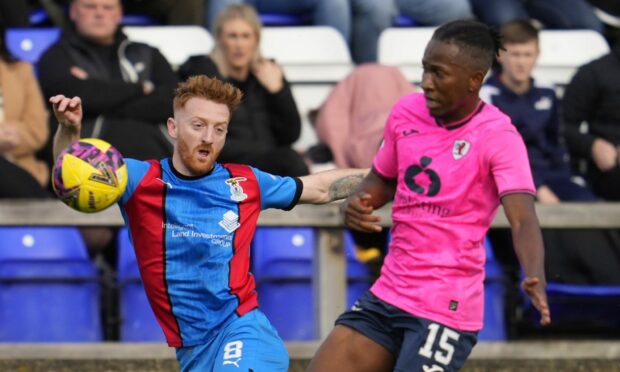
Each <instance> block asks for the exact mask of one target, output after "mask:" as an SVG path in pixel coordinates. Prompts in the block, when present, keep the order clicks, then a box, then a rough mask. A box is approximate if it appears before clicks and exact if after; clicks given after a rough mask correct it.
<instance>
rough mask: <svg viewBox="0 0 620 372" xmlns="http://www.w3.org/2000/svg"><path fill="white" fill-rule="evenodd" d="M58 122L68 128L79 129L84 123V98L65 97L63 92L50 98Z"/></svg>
mask: <svg viewBox="0 0 620 372" xmlns="http://www.w3.org/2000/svg"><path fill="white" fill-rule="evenodd" d="M50 103H51V104H52V107H53V108H54V115H55V116H56V120H58V123H59V124H60V125H61V126H63V127H64V128H66V129H72V130H78V129H80V127H81V125H82V116H83V113H82V100H81V99H80V97H73V98H69V97H65V96H63V95H62V94H59V95H56V96H53V97H51V98H50Z"/></svg>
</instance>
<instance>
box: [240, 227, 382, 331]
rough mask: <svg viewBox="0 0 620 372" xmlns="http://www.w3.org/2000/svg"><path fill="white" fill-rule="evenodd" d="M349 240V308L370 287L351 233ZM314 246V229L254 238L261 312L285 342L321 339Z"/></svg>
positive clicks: (259, 232)
mask: <svg viewBox="0 0 620 372" xmlns="http://www.w3.org/2000/svg"><path fill="white" fill-rule="evenodd" d="M344 238H345V242H344V246H345V254H346V258H347V278H348V285H347V306H349V307H350V306H351V305H353V303H354V302H355V300H356V299H357V298H359V297H360V296H361V295H362V294H363V293H364V292H365V291H366V290H368V288H369V287H370V284H371V283H370V275H369V272H368V269H367V268H366V266H365V265H364V264H362V263H360V262H358V261H357V259H356V258H355V252H354V248H353V243H352V239H351V236H350V234H349V233H346V234H345V237H344ZM315 244H317V234H316V231H315V230H314V229H313V228H311V227H286V228H283V227H260V228H258V229H256V234H255V235H254V241H253V247H252V265H253V269H252V272H253V274H254V277H255V279H256V283H257V288H258V293H259V295H258V296H259V297H258V299H259V303H260V307H261V310H262V311H263V312H264V313H265V314H266V315H267V317H268V318H269V319H270V320H271V322H272V324H273V325H274V327H275V328H276V329H277V330H278V333H279V334H280V336H281V337H282V338H283V339H284V340H313V339H316V338H317V335H316V333H315V326H314V313H313V299H312V275H313V268H312V259H313V254H314V246H315ZM291 306H295V308H294V309H292V308H291Z"/></svg>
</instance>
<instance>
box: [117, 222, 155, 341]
mask: <svg viewBox="0 0 620 372" xmlns="http://www.w3.org/2000/svg"><path fill="white" fill-rule="evenodd" d="M117 242H118V245H117V247H118V267H117V277H118V287H119V307H120V341H123V342H143V341H162V342H163V341H164V340H165V338H164V334H163V332H162V330H161V328H160V327H159V324H158V323H157V320H156V319H155V315H154V314H153V310H152V309H151V305H150V304H149V301H148V299H147V297H146V292H145V291H144V285H143V284H142V279H141V278H140V271H139V269H138V263H137V261H136V254H135V252H134V248H133V245H132V244H131V241H130V240H129V233H128V230H127V228H126V227H123V228H121V229H120V230H119V233H118V240H117Z"/></svg>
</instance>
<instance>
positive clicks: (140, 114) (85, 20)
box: [38, 0, 177, 159]
mask: <svg viewBox="0 0 620 372" xmlns="http://www.w3.org/2000/svg"><path fill="white" fill-rule="evenodd" d="M69 15H70V18H71V20H72V23H73V25H72V27H70V28H69V29H67V30H66V31H65V32H64V33H63V34H62V36H61V38H60V40H59V41H58V42H57V43H55V44H54V45H52V46H51V47H50V48H49V49H48V50H47V51H46V52H45V53H44V55H43V56H42V58H41V60H40V61H39V64H38V72H39V80H40V82H41V86H42V89H43V92H44V94H45V96H48V97H49V96H52V95H55V94H57V93H58V92H63V93H67V94H69V95H76V96H80V97H82V101H83V103H84V109H85V113H84V114H85V121H84V129H83V130H84V132H83V133H84V135H85V136H86V137H98V138H101V139H104V140H106V141H108V142H110V143H111V144H112V145H113V146H115V147H116V148H117V149H118V150H119V151H121V153H122V154H123V155H124V156H127V157H135V158H138V159H148V158H155V159H159V158H162V157H165V156H168V155H170V153H171V150H172V145H171V142H170V141H169V140H168V138H167V135H166V134H165V122H166V120H167V118H168V117H169V116H171V114H172V107H171V105H170V101H171V99H172V94H173V90H174V87H175V85H176V82H177V77H176V74H175V73H174V71H173V70H172V68H171V67H170V65H169V64H168V62H167V61H166V59H165V58H164V57H163V56H162V54H161V53H160V52H159V51H158V50H157V49H155V48H152V47H150V46H148V45H146V44H140V43H134V42H131V41H129V40H128V39H127V37H126V36H125V35H124V34H123V33H122V32H121V30H120V27H119V25H120V22H121V19H122V8H121V2H120V0H73V1H72V2H71V5H70V9H69ZM55 125H56V124H55V123H53V124H52V126H55ZM52 129H53V128H52Z"/></svg>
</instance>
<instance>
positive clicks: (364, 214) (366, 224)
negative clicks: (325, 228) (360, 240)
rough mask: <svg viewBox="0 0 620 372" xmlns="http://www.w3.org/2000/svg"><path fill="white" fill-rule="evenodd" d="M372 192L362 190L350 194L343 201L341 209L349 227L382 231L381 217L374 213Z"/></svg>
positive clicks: (364, 230)
mask: <svg viewBox="0 0 620 372" xmlns="http://www.w3.org/2000/svg"><path fill="white" fill-rule="evenodd" d="M370 198H371V196H370V194H367V193H365V192H360V193H357V194H353V195H351V196H349V197H348V198H347V199H346V200H345V201H344V203H342V206H341V210H342V213H343V215H344V223H345V225H347V227H350V228H352V229H354V230H358V231H363V232H380V231H381V230H382V229H383V228H382V227H381V226H380V225H379V222H380V221H381V217H379V216H375V215H373V214H372V212H373V210H374V208H373V207H371V206H370Z"/></svg>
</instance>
